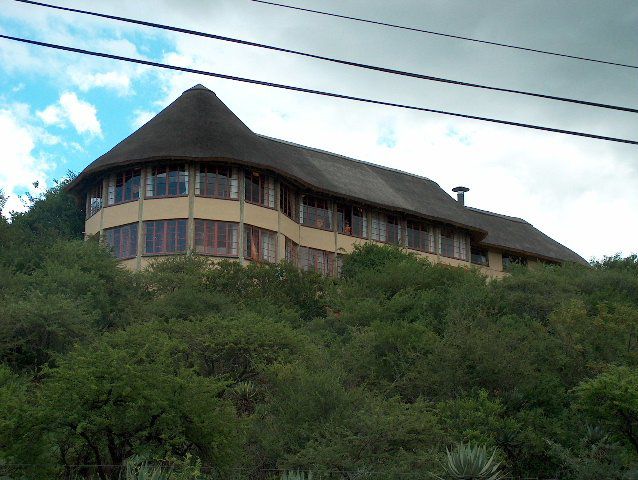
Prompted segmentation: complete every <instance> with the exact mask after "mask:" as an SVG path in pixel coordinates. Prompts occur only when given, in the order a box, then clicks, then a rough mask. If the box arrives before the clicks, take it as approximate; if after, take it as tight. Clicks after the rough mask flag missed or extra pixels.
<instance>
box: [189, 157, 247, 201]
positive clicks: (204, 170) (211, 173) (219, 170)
mask: <svg viewBox="0 0 638 480" xmlns="http://www.w3.org/2000/svg"><path fill="white" fill-rule="evenodd" d="M195 176H196V178H195V196H197V197H206V198H219V199H223V200H238V199H239V179H238V178H237V172H236V170H235V169H234V168H233V167H231V166H227V165H208V164H199V166H198V167H197V172H196V175H195ZM211 178H212V181H210V179H211ZM224 191H225V193H223V192H224Z"/></svg>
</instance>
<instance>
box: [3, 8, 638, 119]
mask: <svg viewBox="0 0 638 480" xmlns="http://www.w3.org/2000/svg"><path fill="white" fill-rule="evenodd" d="M15 1H16V2H20V3H27V4H30V5H37V6H41V7H46V8H53V9H56V10H62V11H66V12H73V13H81V14H84V15H91V16H94V17H100V18H106V19H109V20H117V21H120V22H126V23H133V24H136V25H143V26H147V27H152V28H158V29H162V30H169V31H173V32H178V33H183V34H188V35H195V36H199V37H205V38H210V39H214V40H221V41H224V42H231V43H237V44H241V45H246V46H250V47H258V48H263V49H267V50H273V51H276V52H282V53H288V54H293V55H299V56H303V57H307V58H313V59H317V60H324V61H327V62H332V63H337V64H341V65H347V66H350V67H356V68H362V69H365V70H373V71H377V72H382V73H388V74H391V75H399V76H404V77H411V78H417V79H421V80H429V81H432V82H440V83H447V84H451V85H457V86H462V87H472V88H480V89H484V90H492V91H497V92H506V93H513V94H517V95H525V96H529V97H536V98H543V99H546V100H555V101H559V102H567V103H575V104H579V105H586V106H590V107H596V108H604V109H609V110H618V111H623V112H630V113H638V109H637V108H631V107H625V106H620V105H609V104H605V103H600V102H592V101H588V100H579V99H575V98H566V97H559V96H556V95H547V94H543V93H535V92H527V91H523V90H515V89H511V88H503V87H495V86H491V85H483V84H478V83H470V82H464V81H460V80H451V79H448V78H441V77H435V76H432V75H424V74H420V73H413V72H406V71H402V70H396V69H393V68H388V67H380V66H375V65H368V64H364V63H359V62H354V61H350V60H341V59H337V58H331V57H325V56H322V55H315V54H312V53H307V52H301V51H299V50H291V49H288V48H282V47H276V46H272V45H266V44H263V43H257V42H251V41H248V40H242V39H239V38H232V37H227V36H223V35H216V34H212V33H206V32H198V31H196V30H189V29H186V28H181V27H174V26H171V25H163V24H160V23H153V22H147V21H144V20H136V19H132V18H126V17H119V16H116V15H108V14H105V13H98V12H93V11H88V10H79V9H76V8H69V7H62V6H58V5H52V4H48V3H42V2H38V1H35V0H15Z"/></svg>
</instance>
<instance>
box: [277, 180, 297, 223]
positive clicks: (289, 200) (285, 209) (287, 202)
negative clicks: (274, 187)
mask: <svg viewBox="0 0 638 480" xmlns="http://www.w3.org/2000/svg"><path fill="white" fill-rule="evenodd" d="M279 211H280V212H281V213H283V214H284V215H285V216H287V217H288V218H290V219H291V220H294V221H295V222H297V221H298V220H299V207H298V204H297V193H296V192H295V190H293V188H292V187H290V186H288V185H286V184H284V183H281V184H280V185H279Z"/></svg>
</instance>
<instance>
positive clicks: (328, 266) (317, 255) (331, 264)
mask: <svg viewBox="0 0 638 480" xmlns="http://www.w3.org/2000/svg"><path fill="white" fill-rule="evenodd" d="M299 268H300V269H302V270H305V271H313V272H317V273H320V274H322V275H325V276H333V275H334V269H335V253H334V252H330V251H328V250H320V249H318V248H312V247H306V246H301V245H300V246H299Z"/></svg>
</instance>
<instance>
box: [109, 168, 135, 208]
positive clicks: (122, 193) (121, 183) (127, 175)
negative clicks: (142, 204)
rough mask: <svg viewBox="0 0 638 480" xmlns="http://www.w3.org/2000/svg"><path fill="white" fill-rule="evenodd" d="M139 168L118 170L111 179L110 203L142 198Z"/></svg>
mask: <svg viewBox="0 0 638 480" xmlns="http://www.w3.org/2000/svg"><path fill="white" fill-rule="evenodd" d="M141 174H142V171H141V170H140V169H139V168H134V169H132V170H125V171H123V172H118V173H116V174H115V175H113V176H111V178H110V179H109V205H115V204H117V203H124V202H131V201H133V200H137V199H138V198H140V178H141Z"/></svg>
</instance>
